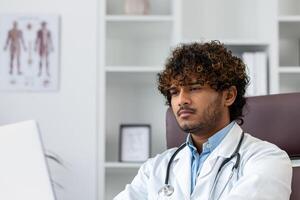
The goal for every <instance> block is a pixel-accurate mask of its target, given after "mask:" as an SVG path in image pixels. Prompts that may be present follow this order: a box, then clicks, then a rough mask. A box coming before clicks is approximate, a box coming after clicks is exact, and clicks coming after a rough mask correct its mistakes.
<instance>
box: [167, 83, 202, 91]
mask: <svg viewBox="0 0 300 200" xmlns="http://www.w3.org/2000/svg"><path fill="white" fill-rule="evenodd" d="M193 85H199V86H201V87H203V86H204V84H201V83H199V82H195V83H188V84H186V85H182V86H193ZM177 87H178V86H176V85H171V86H170V87H169V88H168V89H167V90H168V91H169V90H173V89H177Z"/></svg>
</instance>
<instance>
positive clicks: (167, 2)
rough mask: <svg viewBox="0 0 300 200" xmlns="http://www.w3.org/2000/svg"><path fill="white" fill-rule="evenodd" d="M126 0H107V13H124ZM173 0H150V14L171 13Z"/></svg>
mask: <svg viewBox="0 0 300 200" xmlns="http://www.w3.org/2000/svg"><path fill="white" fill-rule="evenodd" d="M125 1H126V0H107V1H106V14H108V15H124V14H125V9H124V6H125ZM172 2H173V0H149V12H148V13H149V15H170V14H171V8H172V6H171V5H172Z"/></svg>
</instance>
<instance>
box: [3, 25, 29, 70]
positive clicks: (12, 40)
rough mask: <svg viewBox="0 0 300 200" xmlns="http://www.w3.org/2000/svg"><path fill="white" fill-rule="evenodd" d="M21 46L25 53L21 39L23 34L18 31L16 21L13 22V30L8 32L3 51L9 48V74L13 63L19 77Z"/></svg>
mask: <svg viewBox="0 0 300 200" xmlns="http://www.w3.org/2000/svg"><path fill="white" fill-rule="evenodd" d="M21 45H23V48H24V51H26V47H25V44H24V39H23V32H22V31H21V30H20V29H18V23H17V22H16V21H14V22H13V28H12V29H11V30H9V31H8V33H7V39H6V44H5V47H4V50H5V51H6V50H7V48H8V46H9V52H10V70H9V74H11V75H12V74H13V68H14V62H15V60H16V62H17V70H18V74H19V75H21V74H22V72H21V66H20V57H21Z"/></svg>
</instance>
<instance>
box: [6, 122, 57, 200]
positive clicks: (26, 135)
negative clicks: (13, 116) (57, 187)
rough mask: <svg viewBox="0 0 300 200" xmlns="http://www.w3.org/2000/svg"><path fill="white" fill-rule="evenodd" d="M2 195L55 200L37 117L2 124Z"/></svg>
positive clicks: (15, 199)
mask: <svg viewBox="0 0 300 200" xmlns="http://www.w3.org/2000/svg"><path fill="white" fill-rule="evenodd" d="M0 199H1V200H2V199H3V200H55V195H54V191H53V188H52V183H51V180H50V176H49V170H48V166H47V162H46V158H45V155H44V150H43V145H42V142H41V137H40V133H39V129H38V126H37V123H36V122H35V121H25V122H20V123H16V124H10V125H5V126H0Z"/></svg>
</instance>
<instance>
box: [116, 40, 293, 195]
mask: <svg viewBox="0 0 300 200" xmlns="http://www.w3.org/2000/svg"><path fill="white" fill-rule="evenodd" d="M245 68H246V66H245V64H244V63H243V62H242V60H241V59H239V58H237V57H235V56H233V55H232V53H231V52H230V51H228V50H227V49H226V48H225V47H224V45H222V44H220V42H218V41H212V42H209V43H192V44H183V45H181V46H179V47H177V48H176V49H175V50H174V51H173V52H172V55H171V56H170V57H169V59H168V60H167V63H166V66H165V69H164V70H163V71H162V72H161V73H160V74H159V75H158V77H159V78H158V84H159V85H158V89H159V91H160V92H161V93H162V94H163V95H164V96H165V97H166V99H167V104H168V105H170V106H171V108H172V110H173V113H174V114H175V117H176V120H177V122H178V124H179V126H180V127H181V129H183V130H184V131H185V132H187V133H189V134H188V136H187V139H186V142H185V144H186V146H184V147H183V148H182V150H180V151H177V154H176V155H175V158H174V160H173V161H172V162H171V163H170V159H171V156H172V155H174V152H175V151H176V148H174V149H169V150H167V151H165V152H164V153H162V154H160V155H157V156H156V157H155V158H151V159H149V160H148V161H147V162H146V163H144V164H143V165H142V166H141V168H140V170H139V172H138V174H137V176H136V177H135V178H134V180H133V181H132V183H131V184H129V185H127V186H126V188H125V190H124V191H122V192H121V193H120V194H119V195H118V196H117V197H115V200H135V199H136V200H142V199H149V200H154V199H176V200H177V199H178V200H181V199H184V200H186V199H192V200H194V199H195V200H218V199H222V200H288V199H289V196H290V193H291V177H292V167H291V162H290V160H289V158H288V156H287V154H286V153H285V152H284V151H282V150H280V149H279V148H278V147H276V146H275V145H273V144H270V143H268V142H265V141H261V140H259V139H257V138H254V137H252V136H251V135H249V134H246V133H244V132H243V130H242V129H241V127H240V126H239V124H242V123H243V120H242V109H243V107H244V105H245V103H246V99H245V97H244V94H245V90H246V86H247V85H248V83H249V80H248V76H247V75H246V73H245ZM168 163H170V170H169V178H168V180H167V184H168V185H169V186H168V187H166V188H164V185H165V176H166V174H167V171H168V170H167V165H168Z"/></svg>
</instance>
